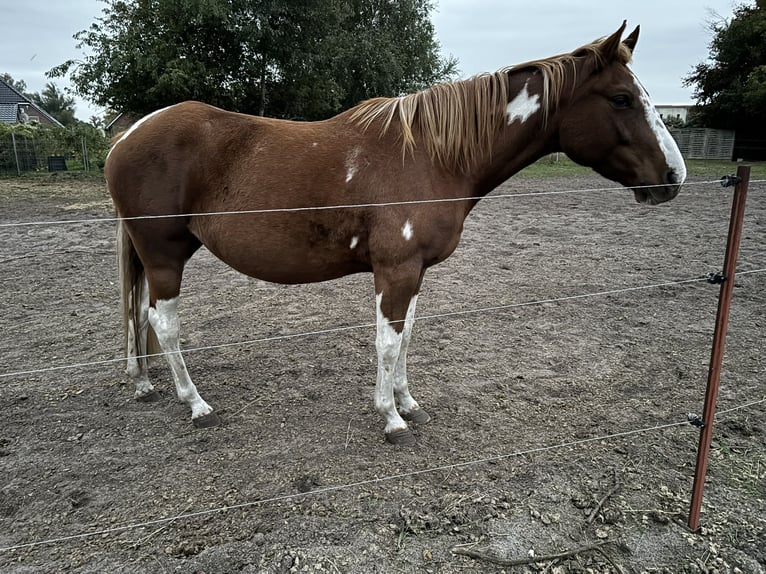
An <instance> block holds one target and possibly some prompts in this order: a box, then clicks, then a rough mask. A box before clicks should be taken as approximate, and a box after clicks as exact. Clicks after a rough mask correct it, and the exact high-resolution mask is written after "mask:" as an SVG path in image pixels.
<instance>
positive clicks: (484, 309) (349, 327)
mask: <svg viewBox="0 0 766 574" xmlns="http://www.w3.org/2000/svg"><path fill="white" fill-rule="evenodd" d="M759 271H766V269H761V270H759ZM754 272H756V271H751V273H754ZM705 280H706V277H695V278H693V279H683V280H680V281H666V282H662V283H652V284H648V285H640V286H636V287H625V288H620V289H609V290H605V291H595V292H592V293H581V294H578V295H568V296H564V297H557V298H550V299H540V300H537V301H525V302H523V303H508V304H504V305H493V306H491V307H481V308H479V309H467V310H464V311H450V312H447V313H435V314H432V315H423V316H420V317H417V316H416V317H415V322H418V321H427V320H431V319H441V318H454V317H459V316H466V315H476V314H480V313H491V312H495V311H507V310H510V309H518V308H522V307H532V306H535V305H542V304H544V303H559V302H564V301H574V300H577V299H586V298H589V297H599V296H605V295H616V294H619V293H629V292H634V291H641V290H645V289H656V288H660V287H670V286H674V285H685V284H689V283H700V282H702V281H705ZM402 322H403V321H392V323H402ZM375 326H376V324H375V323H364V324H360V325H347V326H343V327H330V328H326V329H319V330H316V331H307V332H302V333H289V334H284V335H274V336H271V337H262V338H258V339H248V340H245V341H237V342H232V343H222V344H220V345H206V346H203V347H191V348H188V349H181V350H180V351H178V352H175V351H174V352H171V353H153V354H149V355H141V356H139V357H136V358H147V359H152V358H156V357H162V356H166V355H175V354H179V353H180V354H188V353H196V352H199V351H212V350H217V349H227V348H231V347H239V346H245V345H254V344H257V343H269V342H273V341H283V340H287V339H298V338H303V337H311V336H318V335H328V334H332V333H341V332H344V331H353V330H357V329H374V328H375ZM125 361H127V358H126V357H119V358H114V359H104V360H98V361H89V362H83V363H73V364H71V365H59V366H56V367H45V368H42V369H31V370H25V371H15V372H11V373H0V379H4V378H9V377H15V376H21V375H34V374H40V373H50V372H53V371H61V370H67V369H75V368H81V367H92V366H97V365H108V364H114V363H121V362H125Z"/></svg>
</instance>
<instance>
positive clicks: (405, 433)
mask: <svg viewBox="0 0 766 574" xmlns="http://www.w3.org/2000/svg"><path fill="white" fill-rule="evenodd" d="M386 441H388V442H390V443H391V444H396V445H401V446H412V445H413V444H415V435H414V434H412V431H411V430H410V429H399V430H395V431H391V432H387V433H386Z"/></svg>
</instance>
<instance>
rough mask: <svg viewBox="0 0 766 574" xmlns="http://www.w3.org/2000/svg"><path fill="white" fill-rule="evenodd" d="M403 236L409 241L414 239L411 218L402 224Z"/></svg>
mask: <svg viewBox="0 0 766 574" xmlns="http://www.w3.org/2000/svg"><path fill="white" fill-rule="evenodd" d="M402 237H404V238H405V239H406V240H407V241H409V240H410V239H412V223H410V220H409V219H408V220H407V221H406V222H405V223H404V225H403V226H402Z"/></svg>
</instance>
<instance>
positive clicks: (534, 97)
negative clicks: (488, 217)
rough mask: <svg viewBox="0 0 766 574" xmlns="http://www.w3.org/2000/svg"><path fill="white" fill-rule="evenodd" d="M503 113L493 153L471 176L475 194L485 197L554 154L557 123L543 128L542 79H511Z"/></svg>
mask: <svg viewBox="0 0 766 574" xmlns="http://www.w3.org/2000/svg"><path fill="white" fill-rule="evenodd" d="M511 87H512V90H511V92H510V94H509V103H508V105H507V108H506V110H505V118H506V121H505V125H504V126H503V128H502V129H501V130H500V131H499V132H498V134H497V139H496V140H495V143H494V146H493V148H492V151H491V153H490V154H488V156H487V157H486V158H484V161H483V162H481V163H480V164H479V165H477V166H476V168H475V170H474V173H473V178H472V179H473V180H474V182H475V192H476V194H477V195H478V196H484V195H486V194H488V193H489V192H490V191H492V190H493V189H495V188H496V187H498V186H499V185H501V184H502V183H503V182H505V181H506V180H507V179H509V178H510V177H511V176H513V175H514V174H516V173H518V172H519V171H521V170H522V169H524V168H525V167H527V166H529V165H531V164H533V163H534V162H536V161H537V160H538V159H540V158H541V157H543V156H545V155H546V154H549V153H552V152H555V151H557V149H558V146H557V138H556V132H557V130H556V126H555V123H556V119H555V117H549V118H548V121H547V122H546V124H545V125H543V115H544V114H543V106H545V105H546V103H545V102H543V101H542V96H541V93H542V78H541V76H540V75H539V74H533V73H523V74H522V73H520V74H518V76H517V77H515V78H513V79H512V82H511Z"/></svg>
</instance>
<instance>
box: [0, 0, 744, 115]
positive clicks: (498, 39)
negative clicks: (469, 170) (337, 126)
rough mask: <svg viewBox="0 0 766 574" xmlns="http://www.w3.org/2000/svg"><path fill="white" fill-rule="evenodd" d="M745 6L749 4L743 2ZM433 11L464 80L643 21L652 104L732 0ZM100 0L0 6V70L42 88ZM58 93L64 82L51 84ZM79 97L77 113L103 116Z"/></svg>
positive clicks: (463, 0) (683, 71)
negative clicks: (711, 22)
mask: <svg viewBox="0 0 766 574" xmlns="http://www.w3.org/2000/svg"><path fill="white" fill-rule="evenodd" d="M745 3H749V4H752V2H745ZM436 4H437V8H436V11H435V13H434V14H433V19H434V23H435V25H436V33H437V37H438V39H439V41H440V42H441V45H442V48H443V51H444V53H445V54H451V55H453V56H455V57H456V58H457V59H458V60H459V66H460V72H461V76H462V77H468V76H471V75H474V74H477V73H479V72H490V71H494V70H497V69H499V68H502V67H505V66H507V65H510V64H514V63H518V62H523V61H527V60H532V59H536V58H542V57H546V56H552V55H554V54H559V53H562V52H569V51H571V50H572V49H574V48H576V47H578V46H580V45H582V44H585V43H587V42H589V41H591V40H593V39H595V38H597V37H600V36H605V35H607V34H610V33H612V32H613V31H615V30H616V29H617V28H618V27H619V26H620V24H621V23H622V21H623V20H628V26H629V30H632V29H633V27H635V26H636V25H637V24H640V25H641V36H640V39H639V42H638V46H637V48H636V51H635V53H634V64H633V68H634V70H635V71H636V73H637V75H638V77H639V78H640V79H641V80H642V82H643V83H644V85H645V86H646V88H647V89H648V90H649V93H650V94H651V96H652V99H653V100H654V103H656V104H683V103H690V102H691V101H692V92H691V90H689V89H687V88H684V87H683V86H682V85H681V78H683V77H684V76H686V75H687V74H688V73H689V71H690V70H691V69H692V67H693V66H694V65H696V64H697V63H699V62H701V61H704V60H705V59H706V58H707V54H708V44H709V42H710V39H711V34H710V31H709V30H708V27H707V23H708V22H710V21H711V19H712V18H713V15H714V14H718V15H720V16H722V17H724V18H728V17H730V16H731V14H732V12H733V7H734V5H735V4H736V2H734V1H733V0H664V1H659V0H630V1H623V0H611V1H609V2H603V1H601V2H597V1H595V0H577V1H575V0H525V1H521V0H438V1H437V2H436ZM103 7H104V3H103V2H101V1H99V0H67V1H59V0H37V1H32V2H18V1H16V0H0V8H1V9H2V15H3V16H2V19H0V73H3V72H5V73H9V74H11V76H13V77H14V78H15V79H17V80H24V81H25V82H26V83H27V88H28V90H29V91H33V92H39V91H41V90H42V89H43V87H44V86H45V83H46V82H47V81H50V80H49V79H48V78H46V76H45V72H46V71H48V70H50V69H51V68H52V67H54V66H56V65H58V64H60V63H62V62H63V61H65V60H67V59H70V58H74V59H77V58H79V57H81V56H82V53H81V52H80V51H78V50H77V49H76V48H75V41H74V40H73V39H72V35H73V34H74V33H75V32H77V31H79V30H84V29H86V28H87V27H88V26H90V24H91V23H92V22H93V21H94V20H95V18H96V17H97V16H99V15H100V14H101V10H102V9H103ZM54 81H56V82H57V84H58V85H59V87H65V86H67V85H68V83H67V82H66V81H65V80H63V79H62V78H58V79H55V80H54ZM101 112H102V110H99V109H97V108H95V107H93V106H91V105H90V104H88V103H87V102H85V101H83V100H80V99H78V100H77V116H78V117H79V118H81V119H83V120H88V119H89V118H90V116H91V115H94V114H97V113H101Z"/></svg>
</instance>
